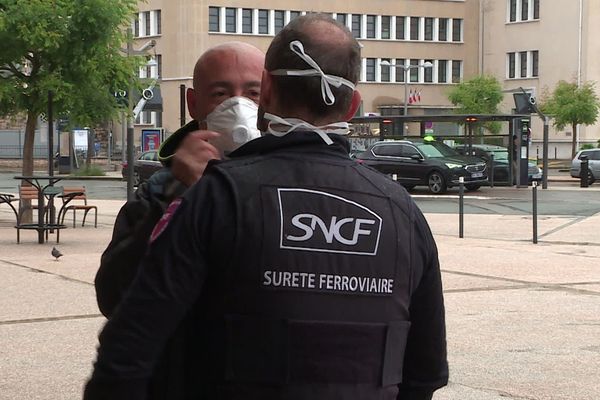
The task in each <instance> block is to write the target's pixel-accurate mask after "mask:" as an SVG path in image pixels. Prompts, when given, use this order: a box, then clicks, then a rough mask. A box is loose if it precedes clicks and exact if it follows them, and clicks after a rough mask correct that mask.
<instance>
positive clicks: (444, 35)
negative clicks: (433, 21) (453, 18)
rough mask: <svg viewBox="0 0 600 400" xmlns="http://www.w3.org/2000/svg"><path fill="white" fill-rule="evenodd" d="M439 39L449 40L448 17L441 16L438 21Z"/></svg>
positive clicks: (442, 40)
mask: <svg viewBox="0 0 600 400" xmlns="http://www.w3.org/2000/svg"><path fill="white" fill-rule="evenodd" d="M438 40H439V41H441V42H446V41H447V40H448V18H440V19H439V21H438Z"/></svg>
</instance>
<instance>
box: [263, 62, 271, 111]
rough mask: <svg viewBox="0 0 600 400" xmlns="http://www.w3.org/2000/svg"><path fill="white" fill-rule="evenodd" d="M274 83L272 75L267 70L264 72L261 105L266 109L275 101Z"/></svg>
mask: <svg viewBox="0 0 600 400" xmlns="http://www.w3.org/2000/svg"><path fill="white" fill-rule="evenodd" d="M272 90H273V81H272V78H271V74H270V73H269V71H267V70H266V69H264V70H263V73H262V79H261V81H260V105H261V106H262V107H263V108H264V107H267V108H269V106H270V105H271V101H272V100H273V92H272Z"/></svg>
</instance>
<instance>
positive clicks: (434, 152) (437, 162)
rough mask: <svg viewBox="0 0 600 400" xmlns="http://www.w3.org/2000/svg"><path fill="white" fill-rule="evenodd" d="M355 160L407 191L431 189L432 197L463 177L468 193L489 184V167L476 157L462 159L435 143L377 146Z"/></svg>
mask: <svg viewBox="0 0 600 400" xmlns="http://www.w3.org/2000/svg"><path fill="white" fill-rule="evenodd" d="M354 158H355V159H356V160H357V161H358V162H360V163H363V164H365V165H368V166H370V167H373V168H375V169H376V170H378V171H379V172H382V173H384V174H388V175H391V176H394V175H395V178H396V179H397V180H398V182H400V183H401V184H402V185H404V186H405V187H406V188H407V189H409V190H410V189H412V188H413V187H415V186H417V185H424V186H428V187H429V190H430V191H431V192H432V193H444V192H445V191H446V189H447V188H449V187H452V186H457V185H458V183H459V178H460V177H463V178H464V182H465V188H466V189H467V190H477V189H479V187H481V185H483V184H486V183H487V170H486V164H485V162H484V161H483V160H481V159H479V158H475V157H469V156H462V155H460V154H458V153H457V152H456V151H454V150H453V149H452V148H451V147H449V146H447V145H445V144H444V143H442V142H436V141H408V140H394V141H383V142H377V143H374V144H373V145H371V146H369V147H368V148H367V150H365V151H364V152H362V153H357V154H355V155H354Z"/></svg>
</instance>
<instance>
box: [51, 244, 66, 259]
mask: <svg viewBox="0 0 600 400" xmlns="http://www.w3.org/2000/svg"><path fill="white" fill-rule="evenodd" d="M51 254H52V257H54V258H55V259H56V260H55V261H58V257H61V256H62V255H63V254H62V253H61V252H60V251H58V249H57V248H56V247H53V248H52V253H51Z"/></svg>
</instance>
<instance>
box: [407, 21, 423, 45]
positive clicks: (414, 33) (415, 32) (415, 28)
mask: <svg viewBox="0 0 600 400" xmlns="http://www.w3.org/2000/svg"><path fill="white" fill-rule="evenodd" d="M420 27H421V18H420V17H410V30H409V34H410V40H419V29H420Z"/></svg>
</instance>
